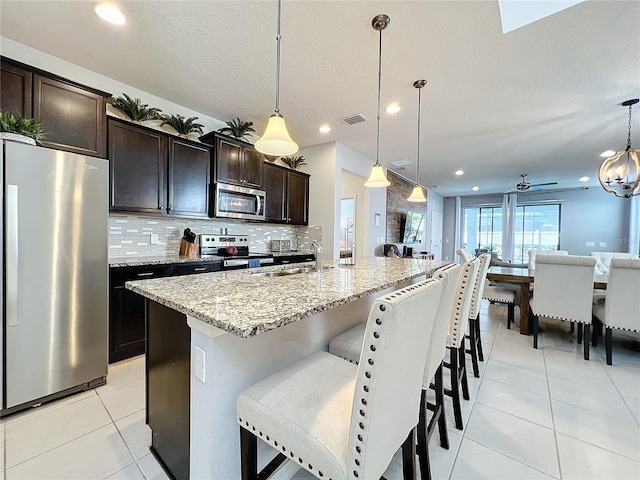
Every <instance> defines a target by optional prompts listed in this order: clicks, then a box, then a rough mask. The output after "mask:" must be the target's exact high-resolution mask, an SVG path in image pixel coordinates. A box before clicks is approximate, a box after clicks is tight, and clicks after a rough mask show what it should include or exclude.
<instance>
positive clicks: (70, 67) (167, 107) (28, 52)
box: [0, 37, 226, 133]
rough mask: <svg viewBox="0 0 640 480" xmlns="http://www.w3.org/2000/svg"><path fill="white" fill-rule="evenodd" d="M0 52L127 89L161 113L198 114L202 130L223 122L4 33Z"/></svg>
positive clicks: (116, 91) (106, 87)
mask: <svg viewBox="0 0 640 480" xmlns="http://www.w3.org/2000/svg"><path fill="white" fill-rule="evenodd" d="M0 53H1V54H2V55H4V56H5V57H8V58H11V59H12V60H17V61H19V62H22V63H26V64H28V65H31V66H34V67H37V68H40V69H42V70H46V71H47V72H51V73H55V74H56V75H60V76H61V77H65V78H68V79H69V80H73V81H74V82H77V83H81V84H83V85H86V86H88V87H93V88H96V89H98V90H103V91H105V92H108V93H111V94H112V95H114V96H120V95H122V93H126V94H127V95H129V96H130V97H139V98H140V99H141V100H142V103H146V104H148V105H150V106H152V107H157V108H160V109H161V110H162V111H163V113H167V114H174V115H175V114H180V115H183V116H185V117H187V118H189V117H198V123H201V124H203V125H204V126H205V128H204V132H205V133H206V132H209V131H211V130H217V129H219V128H221V127H224V126H226V124H225V122H224V121H221V120H218V119H215V118H212V117H208V116H206V115H203V114H201V113H199V112H196V111H193V110H189V109H188V108H184V107H182V106H181V105H177V104H175V103H173V102H169V101H168V100H165V99H163V98H160V97H156V96H155V95H152V94H150V93H148V92H145V91H142V90H140V89H137V88H135V87H132V86H131V85H127V84H125V83H122V82H119V81H117V80H114V79H113V78H109V77H105V76H104V75H100V74H98V73H96V72H92V71H91V70H87V69H86V68H82V67H79V66H78V65H74V64H73V63H69V62H66V61H64V60H61V59H60V58H57V57H54V56H52V55H48V54H46V53H44V52H41V51H39V50H35V49H33V48H31V47H28V46H26V45H23V44H21V43H18V42H14V41H13V40H10V39H8V38H5V37H0ZM109 113H110V114H111V113H113V114H114V115H115V116H118V112H117V110H115V109H110V110H109ZM156 123H157V122H156ZM145 125H146V126H151V127H154V125H151V124H150V123H145ZM165 128H168V129H169V130H168V131H171V130H170V128H169V127H168V126H167V127H165Z"/></svg>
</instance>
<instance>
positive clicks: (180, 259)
mask: <svg viewBox="0 0 640 480" xmlns="http://www.w3.org/2000/svg"><path fill="white" fill-rule="evenodd" d="M252 253H255V254H260V255H272V256H273V257H291V256H296V255H313V253H311V252H307V251H299V252H298V251H290V252H252ZM216 260H220V261H222V258H221V257H216V256H211V255H205V256H204V257H202V256H200V255H198V256H196V257H185V256H182V255H158V256H148V257H116V258H110V259H109V266H110V267H143V266H146V265H169V264H172V263H188V262H215V261H216Z"/></svg>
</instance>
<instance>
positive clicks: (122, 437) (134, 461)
mask: <svg viewBox="0 0 640 480" xmlns="http://www.w3.org/2000/svg"><path fill="white" fill-rule="evenodd" d="M96 393H97V392H96ZM98 398H99V399H100V403H101V404H102V406H103V407H104V409H105V411H106V412H107V415H108V416H109V419H110V420H111V423H112V425H113V428H115V429H116V432H118V436H119V437H120V439H121V440H122V443H124V446H125V448H126V449H127V451H128V452H129V455H131V459H132V460H133V462H132V463H135V465H136V467H137V468H138V471H139V472H140V473H141V474H142V476H143V477H144V478H145V479H147V475H146V474H145V473H144V471H143V470H142V467H141V466H140V465H139V464H138V460H137V459H136V456H135V455H134V454H133V451H132V450H131V448H130V447H129V444H128V443H127V441H126V440H125V439H124V435H122V432H121V431H120V429H119V428H118V425H117V424H116V421H115V420H114V419H113V416H112V415H111V412H110V411H109V409H108V408H107V406H106V405H105V403H104V401H103V400H102V397H100V395H98ZM134 413H137V412H134ZM134 413H132V414H131V415H133V414H134ZM128 416H129V415H125V416H124V417H122V418H126V417H128ZM129 465H131V463H129V464H127V465H125V466H124V467H122V468H121V469H120V470H123V469H124V468H127V467H128V466H129ZM120 470H118V471H117V472H119V471H120ZM117 472H113V473H117ZM113 473H112V474H110V475H113ZM107 477H109V475H107ZM107 477H105V478H107ZM103 480H104V479H103Z"/></svg>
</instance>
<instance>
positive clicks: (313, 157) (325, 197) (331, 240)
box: [297, 143, 340, 259]
mask: <svg viewBox="0 0 640 480" xmlns="http://www.w3.org/2000/svg"><path fill="white" fill-rule="evenodd" d="M335 151H336V148H335V143H325V144H322V145H318V146H316V147H311V148H305V149H303V150H300V151H298V153H297V155H302V156H304V157H305V160H306V163H307V165H304V166H303V167H302V168H301V169H300V170H301V171H302V172H305V173H308V174H309V175H311V178H310V179H309V225H319V226H320V227H322V232H323V235H322V253H323V255H322V256H323V258H325V259H332V258H334V249H335V248H336V246H337V243H336V240H335V234H336V233H339V232H336V230H337V229H336V227H335V225H336V217H337V222H338V223H337V224H338V225H340V212H339V210H338V208H337V207H336V205H340V170H338V169H337V168H336V154H335ZM336 197H337V200H336ZM336 201H337V202H338V203H337V204H336ZM335 251H336V252H337V250H335ZM337 254H338V255H339V252H338V253H337Z"/></svg>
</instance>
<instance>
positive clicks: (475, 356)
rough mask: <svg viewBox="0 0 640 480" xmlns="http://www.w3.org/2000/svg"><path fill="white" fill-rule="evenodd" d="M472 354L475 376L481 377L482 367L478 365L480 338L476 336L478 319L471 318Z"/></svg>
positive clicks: (470, 343) (470, 347)
mask: <svg viewBox="0 0 640 480" xmlns="http://www.w3.org/2000/svg"><path fill="white" fill-rule="evenodd" d="M467 352H468V353H470V354H471V365H472V367H473V376H474V377H476V378H479V377H480V367H479V366H478V338H477V337H476V320H472V319H469V350H467Z"/></svg>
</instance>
